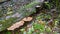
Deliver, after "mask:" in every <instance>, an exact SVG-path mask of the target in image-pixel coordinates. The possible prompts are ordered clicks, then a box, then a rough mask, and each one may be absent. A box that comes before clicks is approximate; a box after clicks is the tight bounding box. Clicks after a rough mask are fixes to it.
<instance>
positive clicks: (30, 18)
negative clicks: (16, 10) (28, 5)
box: [23, 17, 33, 21]
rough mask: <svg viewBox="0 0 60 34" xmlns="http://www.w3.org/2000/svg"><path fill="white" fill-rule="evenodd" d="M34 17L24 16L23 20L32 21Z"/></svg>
mask: <svg viewBox="0 0 60 34" xmlns="http://www.w3.org/2000/svg"><path fill="white" fill-rule="evenodd" d="M32 19H33V18H32V17H27V18H24V19H23V21H31V20H32Z"/></svg>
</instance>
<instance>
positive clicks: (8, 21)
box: [0, 1, 41, 31]
mask: <svg viewBox="0 0 60 34" xmlns="http://www.w3.org/2000/svg"><path fill="white" fill-rule="evenodd" d="M40 3H41V2H39V1H33V2H31V3H29V4H27V5H24V6H21V7H20V8H19V9H17V10H16V11H14V10H13V9H12V7H13V6H12V7H9V6H8V8H7V9H2V10H1V9H0V13H1V15H0V31H3V30H5V29H7V28H8V27H10V26H11V25H12V24H14V23H16V22H17V21H20V20H21V19H23V18H24V17H27V16H29V15H31V14H33V13H35V12H36V11H35V6H36V5H38V4H40ZM4 8H5V7H4ZM1 11H3V12H4V11H7V12H6V13H5V12H4V13H3V12H1Z"/></svg>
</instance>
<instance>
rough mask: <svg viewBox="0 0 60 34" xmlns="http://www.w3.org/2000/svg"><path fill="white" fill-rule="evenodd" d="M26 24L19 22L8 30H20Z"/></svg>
mask: <svg viewBox="0 0 60 34" xmlns="http://www.w3.org/2000/svg"><path fill="white" fill-rule="evenodd" d="M23 24H24V21H19V22H17V23H15V24H13V25H12V26H11V27H9V28H7V30H14V29H16V28H19V27H20V26H22V25H23Z"/></svg>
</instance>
